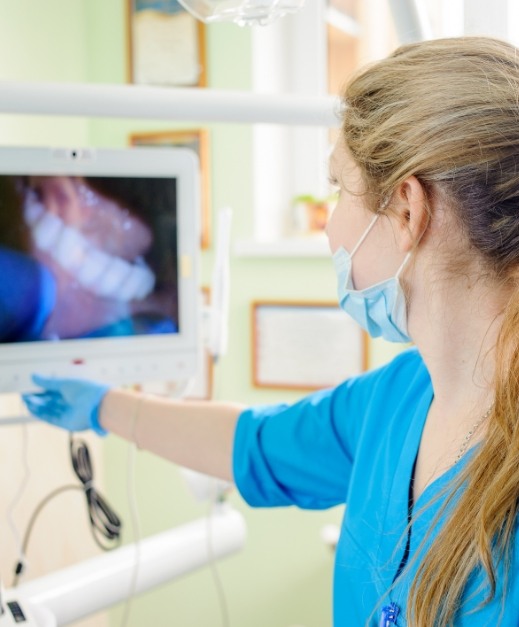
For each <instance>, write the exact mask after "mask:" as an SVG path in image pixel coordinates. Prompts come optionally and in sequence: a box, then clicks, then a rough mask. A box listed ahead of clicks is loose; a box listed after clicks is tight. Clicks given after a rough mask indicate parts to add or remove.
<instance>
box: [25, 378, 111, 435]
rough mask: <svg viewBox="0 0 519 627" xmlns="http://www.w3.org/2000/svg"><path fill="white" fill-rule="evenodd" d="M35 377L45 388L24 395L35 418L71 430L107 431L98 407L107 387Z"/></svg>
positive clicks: (34, 379)
mask: <svg viewBox="0 0 519 627" xmlns="http://www.w3.org/2000/svg"><path fill="white" fill-rule="evenodd" d="M32 380H33V381H34V383H35V384H36V385H39V386H40V387H42V388H43V389H44V391H43V392H34V393H31V394H22V398H23V400H24V402H25V404H26V405H27V408H28V410H29V411H30V412H31V414H33V415H34V416H36V418H40V419H41V420H44V421H45V422H48V423H50V424H52V425H57V426H59V427H62V428H63V429H67V430H68V431H85V430H86V429H93V430H94V431H95V432H96V433H97V434H98V435H106V434H107V433H108V431H106V430H105V429H103V428H102V427H101V425H100V423H99V408H100V406H101V402H102V400H103V398H104V396H105V394H106V393H107V392H108V390H109V389H110V388H109V387H108V386H106V385H101V384H99V383H94V382H92V381H83V380H81V379H59V378H54V377H42V376H39V375H33V377H32Z"/></svg>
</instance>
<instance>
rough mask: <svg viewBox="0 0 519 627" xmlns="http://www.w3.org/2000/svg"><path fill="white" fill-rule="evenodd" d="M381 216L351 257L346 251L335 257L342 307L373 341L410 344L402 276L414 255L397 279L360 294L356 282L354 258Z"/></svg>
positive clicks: (373, 222) (340, 251)
mask: <svg viewBox="0 0 519 627" xmlns="http://www.w3.org/2000/svg"><path fill="white" fill-rule="evenodd" d="M379 216H380V214H377V215H376V216H375V217H374V218H373V220H372V221H371V223H370V225H369V226H368V228H367V229H366V232H365V233H364V234H363V236H362V237H361V238H360V240H359V241H358V243H357V245H356V246H355V248H354V249H353V250H352V251H351V253H348V251H347V250H345V249H344V248H343V247H341V248H338V249H337V250H336V251H335V253H334V255H333V264H334V266H335V272H336V273H337V280H338V296H339V305H340V306H341V309H343V310H344V311H345V312H346V313H347V314H348V315H350V316H351V317H352V318H353V319H354V320H355V321H356V322H358V323H359V324H360V326H361V327H362V328H363V329H365V330H366V331H367V332H368V333H369V334H370V336H371V337H383V338H384V339H385V340H388V341H390V342H409V341H410V337H409V335H408V333H407V306H406V301H405V295H404V291H403V290H402V286H401V285H400V281H399V276H400V274H401V272H402V270H403V269H404V266H405V265H406V263H407V261H408V260H409V257H410V255H411V253H408V254H407V255H406V257H405V259H404V261H403V262H402V265H401V266H400V268H399V269H398V271H397V273H396V275H395V276H394V277H391V278H389V279H386V280H385V281H381V282H380V283H376V284H375V285H372V286H371V287H367V288H365V289H363V290H356V289H355V288H354V287H353V280H352V262H351V260H352V258H353V255H354V254H355V253H356V252H357V250H358V249H359V247H360V245H361V244H362V242H363V241H364V240H365V239H366V237H367V236H368V233H369V232H370V231H371V229H372V228H373V227H374V225H375V222H376V221H377V219H378V218H379Z"/></svg>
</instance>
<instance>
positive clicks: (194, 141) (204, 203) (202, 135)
mask: <svg viewBox="0 0 519 627" xmlns="http://www.w3.org/2000/svg"><path fill="white" fill-rule="evenodd" d="M129 144H130V145H131V146H154V147H160V146H164V147H175V146H181V147H184V148H189V149H191V150H193V151H194V152H195V153H196V154H197V155H198V159H199V161H200V185H201V189H200V202H201V217H200V246H201V247H202V249H204V250H205V249H207V248H209V247H210V246H211V214H212V211H211V166H210V158H209V154H210V145H209V131H208V130H206V129H200V128H196V129H182V130H165V131H154V132H137V133H132V134H131V135H130V137H129Z"/></svg>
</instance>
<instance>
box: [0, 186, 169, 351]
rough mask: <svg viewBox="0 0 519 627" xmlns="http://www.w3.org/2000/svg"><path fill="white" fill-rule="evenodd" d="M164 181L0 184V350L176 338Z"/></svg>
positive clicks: (167, 195) (167, 190) (166, 190)
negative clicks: (40, 343)
mask: <svg viewBox="0 0 519 627" xmlns="http://www.w3.org/2000/svg"><path fill="white" fill-rule="evenodd" d="M176 192H177V190H176V180H175V179H174V178H123V177H77V176H54V175H53V176H35V175H30V176H0V268H1V269H2V272H1V278H0V342H3V343H7V342H27V341H37V340H45V341H52V340H62V339H77V338H102V337H115V336H133V335H149V334H166V333H177V332H178V330H179V317H178V310H179V307H178V283H177V267H178V260H177V211H176V207H177V204H176V199H177V196H176Z"/></svg>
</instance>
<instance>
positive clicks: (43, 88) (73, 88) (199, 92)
mask: <svg viewBox="0 0 519 627" xmlns="http://www.w3.org/2000/svg"><path fill="white" fill-rule="evenodd" d="M338 107H339V102H338V99H337V98H335V97H333V96H327V97H309V96H300V95H297V96H295V95H275V94H256V93H252V92H251V93H249V92H241V91H230V90H216V89H200V88H197V89H195V88H185V87H182V88H174V87H169V88H164V87H146V86H140V85H86V84H79V83H77V84H70V83H31V82H18V81H0V113H18V114H36V115H38V114H43V115H65V116H87V117H105V118H143V119H161V120H175V121H182V120H191V121H200V122H231V123H270V124H289V125H308V126H324V127H334V126H338V125H339V118H338V116H337V109H338Z"/></svg>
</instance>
